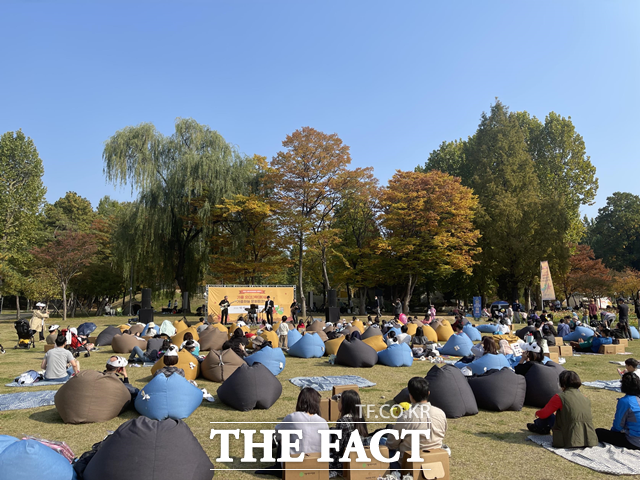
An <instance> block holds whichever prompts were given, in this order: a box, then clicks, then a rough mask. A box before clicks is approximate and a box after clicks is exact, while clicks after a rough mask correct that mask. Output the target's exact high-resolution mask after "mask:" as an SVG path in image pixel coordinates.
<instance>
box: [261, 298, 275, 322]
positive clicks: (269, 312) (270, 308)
mask: <svg viewBox="0 0 640 480" xmlns="http://www.w3.org/2000/svg"><path fill="white" fill-rule="evenodd" d="M274 306H275V305H274V303H273V300H271V297H270V296H267V301H266V302H264V311H265V313H266V314H267V322H269V323H270V324H271V325H273V308H274Z"/></svg>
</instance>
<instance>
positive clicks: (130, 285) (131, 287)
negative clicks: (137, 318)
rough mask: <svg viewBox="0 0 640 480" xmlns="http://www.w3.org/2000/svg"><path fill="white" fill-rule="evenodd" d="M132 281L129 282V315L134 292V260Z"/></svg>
mask: <svg viewBox="0 0 640 480" xmlns="http://www.w3.org/2000/svg"><path fill="white" fill-rule="evenodd" d="M129 280H130V283H129V316H131V302H132V300H131V296H132V294H133V262H131V276H130V279H129Z"/></svg>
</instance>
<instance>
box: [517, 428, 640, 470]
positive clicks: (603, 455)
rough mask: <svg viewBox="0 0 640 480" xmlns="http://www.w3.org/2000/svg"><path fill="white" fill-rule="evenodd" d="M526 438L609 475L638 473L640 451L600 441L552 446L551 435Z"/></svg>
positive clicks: (581, 464)
mask: <svg viewBox="0 0 640 480" xmlns="http://www.w3.org/2000/svg"><path fill="white" fill-rule="evenodd" d="M527 440H531V441H532V442H533V443H537V444H538V445H540V446H542V447H544V448H546V449H547V450H549V451H551V452H553V453H555V454H557V455H560V456H561V457H562V458H564V459H566V460H569V461H570V462H573V463H577V464H578V465H580V466H582V467H587V468H590V469H591V470H595V471H596V472H601V473H608V474H610V475H640V451H638V450H629V449H627V448H622V447H614V446H613V445H609V444H608V443H600V444H599V445H598V446H597V447H589V448H570V449H569V448H554V447H552V446H551V442H552V437H551V435H530V436H529V437H527Z"/></svg>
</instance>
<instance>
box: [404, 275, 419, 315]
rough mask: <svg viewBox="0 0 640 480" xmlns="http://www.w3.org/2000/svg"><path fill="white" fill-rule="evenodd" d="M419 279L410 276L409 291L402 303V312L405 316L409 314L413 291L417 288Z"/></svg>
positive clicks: (406, 291) (407, 290) (406, 292)
mask: <svg viewBox="0 0 640 480" xmlns="http://www.w3.org/2000/svg"><path fill="white" fill-rule="evenodd" d="M416 283H417V277H414V276H413V275H412V274H409V281H408V282H407V289H406V290H405V294H404V298H403V301H402V311H403V312H404V314H405V315H408V314H409V302H410V301H411V296H412V295H413V289H414V288H416Z"/></svg>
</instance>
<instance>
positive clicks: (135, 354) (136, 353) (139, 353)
mask: <svg viewBox="0 0 640 480" xmlns="http://www.w3.org/2000/svg"><path fill="white" fill-rule="evenodd" d="M136 357H140V360H142V361H143V362H151V363H153V360H151V359H150V358H149V357H147V356H146V355H145V354H144V352H143V351H142V349H141V348H140V347H137V346H136V347H133V350H131V355H129V361H131V360H135V359H136Z"/></svg>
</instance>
